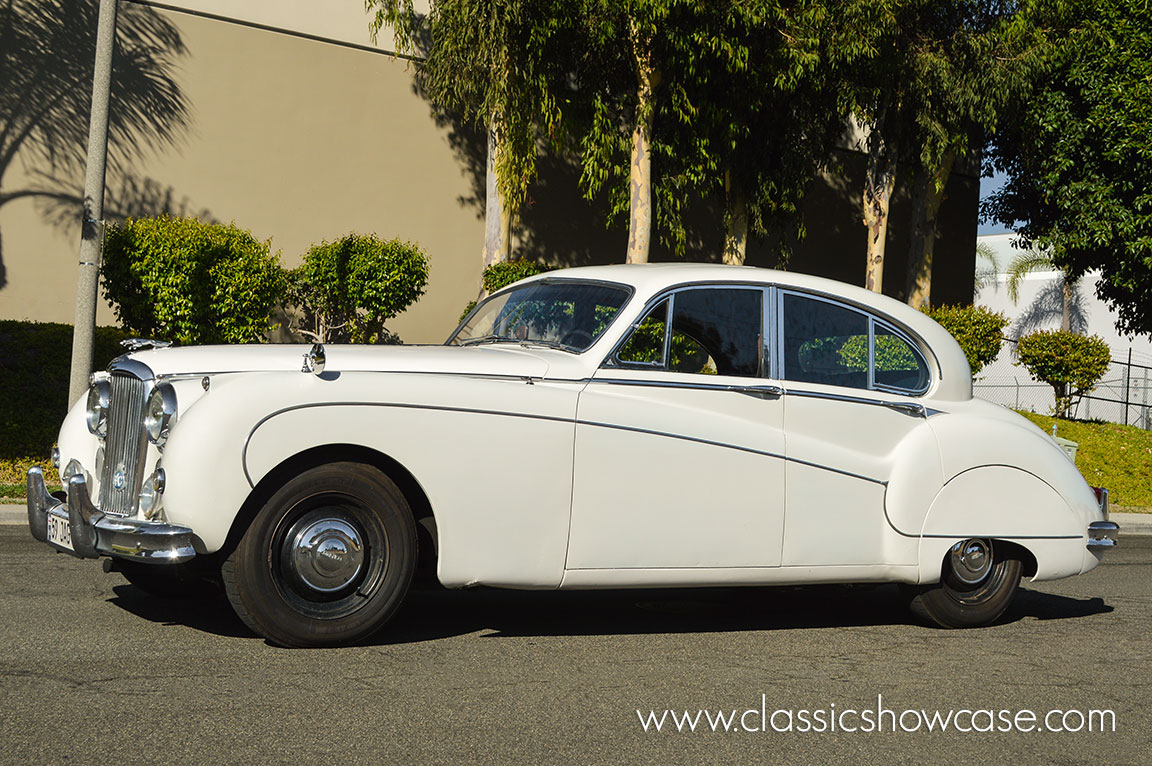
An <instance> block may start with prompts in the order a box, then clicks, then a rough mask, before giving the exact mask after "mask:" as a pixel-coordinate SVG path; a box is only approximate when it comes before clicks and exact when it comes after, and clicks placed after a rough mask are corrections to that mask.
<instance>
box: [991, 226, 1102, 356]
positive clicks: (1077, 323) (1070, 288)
mask: <svg viewBox="0 0 1152 766" xmlns="http://www.w3.org/2000/svg"><path fill="white" fill-rule="evenodd" d="M1033 271H1057V272H1059V273H1060V276H1059V278H1057V279H1056V280H1055V281H1053V282H1050V283H1048V284H1047V285H1045V286H1044V287H1042V288H1041V289H1040V293H1039V294H1038V295H1037V296H1036V298H1035V299H1034V300H1033V301H1032V302H1031V303H1030V304H1028V306H1027V308H1025V309H1024V311H1023V313H1021V314H1020V316H1019V317H1018V318H1017V319H1016V321H1015V322H1013V323H1012V332H1011V336H1012V337H1013V338H1019V337H1020V336H1021V335H1023V334H1024V333H1025V332H1026V331H1028V330H1034V329H1039V328H1040V327H1042V326H1043V325H1045V324H1047V323H1048V322H1049V321H1050V320H1052V319H1055V318H1056V317H1060V329H1061V330H1063V331H1064V332H1074V333H1076V334H1078V335H1083V334H1084V333H1086V332H1087V331H1088V312H1087V307H1086V306H1085V305H1084V294H1083V291H1081V290H1080V280H1079V279H1078V278H1073V277H1071V276H1070V275H1069V273H1068V272H1067V271H1066V270H1065V269H1062V268H1061V267H1059V266H1057V265H1056V262H1055V261H1054V260H1052V256H1051V254H1049V253H1048V252H1047V251H1045V250H1043V249H1040V248H1038V247H1030V248H1028V249H1027V250H1024V251H1022V252H1021V253H1020V254H1019V255H1017V256H1015V257H1014V258H1013V259H1012V262H1011V263H1009V264H1008V297H1009V298H1011V299H1012V302H1013V303H1017V302H1018V301H1019V300H1020V282H1021V281H1022V280H1023V279H1024V277H1025V276H1026V275H1028V274H1030V273H1031V272H1033Z"/></svg>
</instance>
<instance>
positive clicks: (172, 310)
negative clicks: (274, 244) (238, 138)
mask: <svg viewBox="0 0 1152 766" xmlns="http://www.w3.org/2000/svg"><path fill="white" fill-rule="evenodd" d="M270 242H271V241H270V240H269V241H265V242H260V241H258V240H257V239H256V238H255V237H253V236H252V234H251V233H250V232H248V231H245V230H243V229H240V228H238V227H237V226H236V225H235V224H232V225H228V226H224V225H222V224H212V223H203V222H201V221H198V220H196V219H195V218H176V217H172V216H169V215H166V214H165V215H160V216H157V217H155V218H129V219H128V220H126V221H125V222H124V223H122V224H115V225H112V226H109V227H108V231H107V236H106V238H105V241H104V266H103V268H102V269H101V270H100V279H101V284H102V285H103V286H104V296H105V297H106V298H107V299H108V302H109V303H111V304H112V307H113V308H114V309H115V311H116V317H117V319H119V320H120V323H121V324H122V325H123V326H124V327H127V328H130V329H131V330H132V332H133V333H135V334H136V335H139V336H141V337H145V338H159V339H162V340H170V341H174V342H175V343H178V344H180V345H196V344H207V343H254V342H261V341H263V340H264V337H265V335H266V334H267V332H268V330H269V326H270V325H271V324H272V322H271V319H270V317H271V315H272V311H273V310H274V309H275V307H276V306H277V304H278V303H279V302H280V301H281V300H282V299H283V297H284V291H285V287H286V277H285V273H284V270H283V269H282V268H281V267H280V260H279V257H278V254H276V255H274V254H271V253H270V252H269V247H270Z"/></svg>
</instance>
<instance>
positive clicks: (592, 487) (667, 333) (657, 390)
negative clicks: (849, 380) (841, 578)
mask: <svg viewBox="0 0 1152 766" xmlns="http://www.w3.org/2000/svg"><path fill="white" fill-rule="evenodd" d="M767 295H768V291H767V290H766V289H761V288H759V287H755V286H740V287H737V286H732V287H726V286H710V287H698V288H690V289H683V290H679V291H676V292H674V293H672V294H670V295H667V296H665V297H664V298H663V299H661V300H660V301H659V302H657V303H656V305H654V306H653V307H652V308H651V309H650V310H649V311H648V312H646V314H645V315H644V317H643V318H642V319H641V321H639V322H637V324H636V325H635V327H634V328H633V330H632V333H631V335H630V336H629V337H628V338H626V340H625V341H624V343H623V344H622V345H621V346H620V347H619V348H618V350H617V351H616V352H615V353H614V354H613V355H612V357H611V358H610V359H609V360H608V361H607V362H606V364H605V366H604V367H602V368H601V369H600V370H599V371H598V372H597V373H596V374H595V376H594V377H593V378H592V380H591V382H590V383H589V384H588V386H587V388H585V389H584V391H583V392H582V393H581V394H580V400H579V403H578V407H577V420H576V444H575V452H574V474H573V488H572V522H571V531H570V534H569V545H568V559H567V564H566V569H569V570H575V569H651V568H700V567H758V566H759V567H763V566H778V565H779V564H780V557H781V546H782V533H783V524H784V477H785V462H784V455H785V443H784V431H783V419H784V413H783V401H782V398H781V396H780V394H781V390H780V388H779V386H778V385H776V384H774V382H773V381H771V380H769V379H767V378H766V377H764V372H765V371H766V370H767V369H768V365H767V359H768V348H767V345H766V343H765V340H764V339H765V338H766V337H768V333H767V332H766V329H767V322H766V317H767V316H768V314H767V313H766V312H765V307H766V304H767V300H766V296H767Z"/></svg>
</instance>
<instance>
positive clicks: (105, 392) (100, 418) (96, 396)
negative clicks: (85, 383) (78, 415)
mask: <svg viewBox="0 0 1152 766" xmlns="http://www.w3.org/2000/svg"><path fill="white" fill-rule="evenodd" d="M111 401H112V386H111V384H110V383H109V382H108V381H107V380H105V379H103V378H100V379H97V380H94V381H92V385H91V386H89V388H88V409H87V413H86V420H87V421H88V430H89V431H91V432H92V433H94V434H96V435H97V436H101V437H102V436H104V435H105V434H106V433H107V432H108V404H109V403H110V402H111Z"/></svg>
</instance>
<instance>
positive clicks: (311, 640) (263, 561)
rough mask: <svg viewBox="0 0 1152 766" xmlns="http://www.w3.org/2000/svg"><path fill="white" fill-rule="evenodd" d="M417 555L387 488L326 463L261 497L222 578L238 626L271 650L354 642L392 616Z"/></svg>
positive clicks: (408, 522) (406, 518)
mask: <svg viewBox="0 0 1152 766" xmlns="http://www.w3.org/2000/svg"><path fill="white" fill-rule="evenodd" d="M416 546H417V543H416V525H415V522H414V521H413V519H412V513H411V510H410V509H409V507H408V503H407V501H406V500H405V498H404V495H403V494H402V493H401V492H400V490H399V489H398V488H397V487H396V485H395V484H394V483H393V482H392V480H391V479H389V478H388V477H387V476H386V475H384V474H383V473H382V472H381V471H379V470H377V469H376V468H374V467H372V466H368V465H363V464H360V463H330V464H328V465H323V466H319V467H317V468H313V469H311V470H309V471H305V472H303V473H301V474H299V475H298V476H296V477H295V478H293V479H292V480H290V481H288V482H287V483H286V484H284V486H283V487H281V488H280V489H279V490H278V491H277V492H276V493H275V494H273V495H272V497H271V498H269V500H268V502H267V503H266V504H265V505H264V507H263V508H262V509H261V510H260V511H259V512H258V513H257V514H256V518H255V519H254V520H253V522H252V524H251V526H250V527H249V528H248V530H247V531H246V532H245V534H244V536H243V538H241V540H240V543H239V545H238V546H237V547H236V549H235V551H233V553H232V554H231V556H229V557H228V559H227V560H226V561H225V562H224V566H223V569H222V579H223V581H224V588H225V591H226V592H227V594H228V599H229V601H231V603H232V606H233V608H234V609H235V610H236V613H237V615H239V616H240V619H241V620H243V621H244V623H245V624H246V625H248V627H250V628H251V629H252V630H254V631H256V632H257V633H259V634H260V635H262V636H264V637H265V638H267V639H268V640H269V641H272V642H273V643H276V644H281V645H284V646H332V645H338V644H348V643H354V642H357V641H361V640H363V639H365V638H367V637H368V636H370V635H372V634H373V633H375V632H376V631H377V630H379V629H380V628H381V627H382V626H383V625H384V623H386V622H387V621H388V619H389V618H390V617H392V615H393V614H394V613H395V612H396V610H397V608H399V606H400V602H401V601H402V600H403V598H404V594H405V593H406V592H407V591H408V586H409V584H410V583H411V581H412V573H413V572H414V571H415V568H416V559H417V555H416V554H417V548H416Z"/></svg>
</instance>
